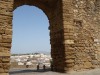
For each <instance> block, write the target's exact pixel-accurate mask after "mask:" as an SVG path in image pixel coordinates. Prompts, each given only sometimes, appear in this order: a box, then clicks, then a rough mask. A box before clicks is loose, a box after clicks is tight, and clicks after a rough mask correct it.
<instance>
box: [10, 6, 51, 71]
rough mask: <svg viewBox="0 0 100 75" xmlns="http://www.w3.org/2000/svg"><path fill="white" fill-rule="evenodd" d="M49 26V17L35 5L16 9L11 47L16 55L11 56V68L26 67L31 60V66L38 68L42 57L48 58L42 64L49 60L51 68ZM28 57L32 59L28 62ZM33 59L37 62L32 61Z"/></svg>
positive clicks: (43, 59) (43, 58)
mask: <svg viewBox="0 0 100 75" xmlns="http://www.w3.org/2000/svg"><path fill="white" fill-rule="evenodd" d="M32 16H33V17H32ZM48 26H49V21H48V18H47V17H46V15H45V14H44V13H43V11H42V10H40V9H38V8H37V7H35V6H28V5H23V6H20V7H18V8H17V9H15V10H14V12H13V39H12V48H11V53H12V54H13V53H14V56H13V55H12V56H11V68H23V67H24V68H25V67H26V65H25V64H26V63H28V62H31V65H30V67H33V68H35V69H36V65H37V64H38V63H40V62H39V60H40V59H42V61H45V60H47V59H48V60H47V61H45V62H42V63H41V64H45V63H46V62H48V65H49V67H48V68H50V59H51V55H50V49H51V47H50V37H49V30H48ZM48 54H49V55H48ZM37 55H38V57H37ZM34 58H35V59H34ZM22 59H24V60H22ZM28 59H30V61H28V62H27V60H28ZM33 59H34V61H35V63H34V62H32V61H33ZM48 65H47V66H48Z"/></svg>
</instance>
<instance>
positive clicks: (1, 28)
mask: <svg viewBox="0 0 100 75" xmlns="http://www.w3.org/2000/svg"><path fill="white" fill-rule="evenodd" d="M12 8H13V4H12V2H11V0H0V75H7V73H8V71H9V67H10V63H9V62H10V48H11V40H12ZM3 73H4V74H3Z"/></svg>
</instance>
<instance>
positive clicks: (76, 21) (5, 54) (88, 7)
mask: <svg viewBox="0 0 100 75" xmlns="http://www.w3.org/2000/svg"><path fill="white" fill-rule="evenodd" d="M24 4H26V5H35V6H36V7H39V8H40V9H42V10H43V11H44V12H45V14H46V15H47V17H48V19H49V22H50V26H49V30H50V44H51V56H52V58H53V66H54V70H55V71H59V72H61V71H62V72H64V71H65V72H67V71H70V70H80V69H91V67H93V66H94V67H96V66H97V65H99V66H100V64H98V63H99V62H100V0H91V1H90V0H34V1H33V0H31V1H29V0H0V75H2V74H4V72H8V70H9V65H7V64H9V61H10V59H9V58H10V57H9V56H10V48H11V42H12V19H13V17H12V15H13V14H12V12H13V10H15V9H16V8H17V7H19V6H21V5H24ZM94 60H95V62H94ZM2 62H4V63H5V64H2ZM1 73H2V74H1ZM5 75H7V74H6V73H5Z"/></svg>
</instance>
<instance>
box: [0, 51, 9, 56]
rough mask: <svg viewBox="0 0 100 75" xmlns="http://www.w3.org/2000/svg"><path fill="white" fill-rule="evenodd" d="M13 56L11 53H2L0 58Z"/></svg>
mask: <svg viewBox="0 0 100 75" xmlns="http://www.w3.org/2000/svg"><path fill="white" fill-rule="evenodd" d="M10 55H11V54H10V53H3V52H0V56H1V57H2V56H10Z"/></svg>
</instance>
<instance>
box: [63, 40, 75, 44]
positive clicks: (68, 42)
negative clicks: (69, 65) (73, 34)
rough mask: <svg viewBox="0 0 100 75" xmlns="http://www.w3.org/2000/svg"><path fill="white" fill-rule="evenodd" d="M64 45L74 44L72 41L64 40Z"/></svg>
mask: <svg viewBox="0 0 100 75" xmlns="http://www.w3.org/2000/svg"><path fill="white" fill-rule="evenodd" d="M64 44H74V40H65V41H64Z"/></svg>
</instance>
